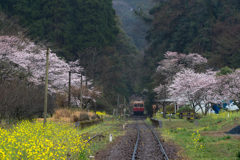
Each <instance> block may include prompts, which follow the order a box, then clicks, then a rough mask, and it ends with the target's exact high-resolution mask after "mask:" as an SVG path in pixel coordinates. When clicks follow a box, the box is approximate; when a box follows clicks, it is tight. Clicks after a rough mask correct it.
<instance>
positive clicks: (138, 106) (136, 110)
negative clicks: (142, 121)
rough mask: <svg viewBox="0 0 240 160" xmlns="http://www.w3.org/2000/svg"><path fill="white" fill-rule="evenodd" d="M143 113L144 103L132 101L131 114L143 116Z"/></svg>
mask: <svg viewBox="0 0 240 160" xmlns="http://www.w3.org/2000/svg"><path fill="white" fill-rule="evenodd" d="M143 112H144V102H143V101H134V102H133V114H134V115H143Z"/></svg>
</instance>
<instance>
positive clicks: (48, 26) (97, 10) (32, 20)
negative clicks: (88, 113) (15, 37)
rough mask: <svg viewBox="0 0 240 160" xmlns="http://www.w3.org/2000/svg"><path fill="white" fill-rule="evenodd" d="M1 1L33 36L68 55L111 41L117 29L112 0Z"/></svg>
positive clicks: (6, 9)
mask: <svg viewBox="0 0 240 160" xmlns="http://www.w3.org/2000/svg"><path fill="white" fill-rule="evenodd" d="M0 5H1V6H4V8H3V11H4V12H7V13H9V14H10V15H13V16H16V17H19V18H20V22H21V24H22V25H24V26H26V27H27V28H30V31H31V36H32V38H34V39H36V37H39V40H48V41H50V42H52V43H53V44H55V46H56V48H58V49H59V48H61V50H60V51H59V52H58V54H59V55H61V56H64V57H65V58H67V59H74V57H73V56H75V58H76V53H77V52H78V51H81V50H84V49H85V48H88V47H100V48H101V47H103V46H105V45H110V44H112V43H114V42H115V41H116V36H117V34H118V32H119V29H118V27H117V26H116V21H115V20H114V17H115V11H114V9H113V8H112V1H111V0H78V1H67V0H35V1H32V0H18V1H14V0H10V1H0Z"/></svg>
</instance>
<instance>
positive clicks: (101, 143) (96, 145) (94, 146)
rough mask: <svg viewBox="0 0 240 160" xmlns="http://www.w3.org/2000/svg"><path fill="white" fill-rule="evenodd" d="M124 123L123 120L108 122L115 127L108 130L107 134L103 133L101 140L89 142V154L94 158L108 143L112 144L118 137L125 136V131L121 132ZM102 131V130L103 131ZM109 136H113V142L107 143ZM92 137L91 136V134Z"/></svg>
mask: <svg viewBox="0 0 240 160" xmlns="http://www.w3.org/2000/svg"><path fill="white" fill-rule="evenodd" d="M125 122H126V121H125V120H120V121H116V120H115V121H113V122H112V121H110V124H111V125H112V124H116V126H114V127H112V128H111V129H110V130H108V131H107V132H104V133H103V134H102V135H103V136H104V137H103V138H101V140H99V138H98V137H97V138H95V139H94V140H92V141H91V143H90V146H89V149H90V154H89V155H92V156H94V155H95V154H96V152H97V151H99V150H101V149H105V148H106V147H107V146H108V145H109V144H110V143H113V141H114V140H115V139H116V138H117V137H118V136H122V135H124V134H125V131H123V130H122V127H120V126H122V125H123V124H124V123H125ZM103 130H104V129H102V131H103ZM110 134H112V135H113V141H112V142H109V136H110ZM92 135H93V134H92Z"/></svg>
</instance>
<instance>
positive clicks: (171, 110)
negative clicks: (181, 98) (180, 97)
mask: <svg viewBox="0 0 240 160" xmlns="http://www.w3.org/2000/svg"><path fill="white" fill-rule="evenodd" d="M166 111H167V112H168V113H173V112H174V104H172V105H168V106H166Z"/></svg>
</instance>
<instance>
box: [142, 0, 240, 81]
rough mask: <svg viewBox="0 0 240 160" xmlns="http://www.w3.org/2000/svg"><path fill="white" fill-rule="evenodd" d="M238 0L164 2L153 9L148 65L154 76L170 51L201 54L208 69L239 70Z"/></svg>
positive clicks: (146, 53)
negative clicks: (229, 68) (206, 61)
mask: <svg viewBox="0 0 240 160" xmlns="http://www.w3.org/2000/svg"><path fill="white" fill-rule="evenodd" d="M239 11H240V4H239V1H238V0H233V1H231V2H230V1H226V0H218V1H215V0H201V1H200V0H199V1H195V0H188V1H181V0H173V1H161V2H159V3H156V5H155V6H154V7H153V8H152V9H150V11H149V13H150V15H152V16H153V20H152V23H151V24H152V25H151V27H150V29H149V30H148V31H147V36H146V39H147V40H148V42H150V46H149V48H148V49H147V50H146V52H145V57H144V62H143V63H144V64H145V65H146V67H147V69H148V72H147V74H148V75H146V76H148V77H150V76H151V75H153V73H154V72H155V69H156V67H157V65H158V64H157V62H159V61H160V60H162V59H163V54H164V53H165V52H166V51H174V52H179V53H185V54H188V53H199V54H201V55H203V56H204V57H206V58H207V59H208V60H209V62H208V66H210V67H216V68H222V67H224V66H229V67H231V68H238V67H239V64H240V63H239V62H240V58H239V57H240V56H239V53H240V52H239V43H240V38H239V35H238V33H239V31H240V27H239V25H240V19H239V17H238V14H236V13H239Z"/></svg>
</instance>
